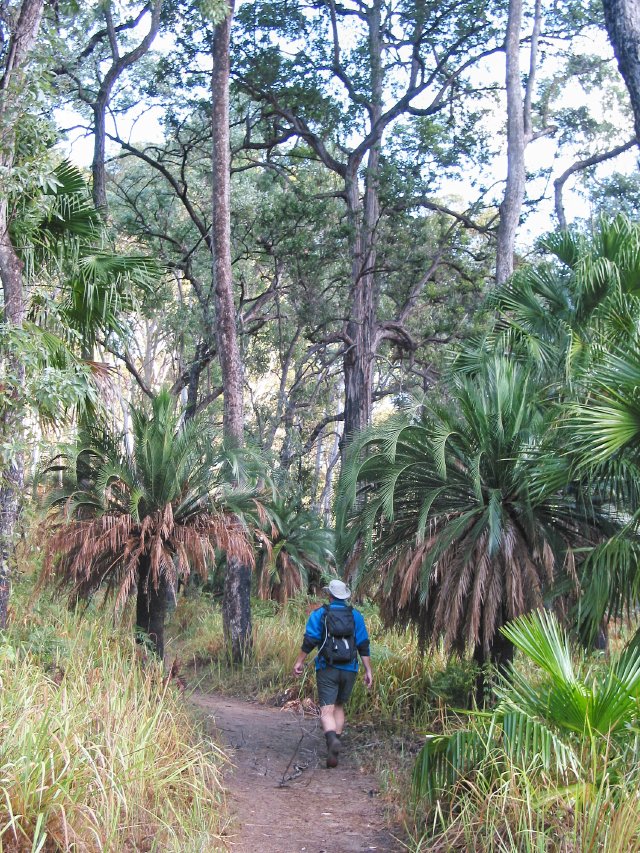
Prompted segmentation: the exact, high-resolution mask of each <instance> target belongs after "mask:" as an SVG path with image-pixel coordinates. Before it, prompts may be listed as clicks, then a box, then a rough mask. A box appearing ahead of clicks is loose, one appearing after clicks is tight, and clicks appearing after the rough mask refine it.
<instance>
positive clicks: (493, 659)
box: [473, 631, 515, 708]
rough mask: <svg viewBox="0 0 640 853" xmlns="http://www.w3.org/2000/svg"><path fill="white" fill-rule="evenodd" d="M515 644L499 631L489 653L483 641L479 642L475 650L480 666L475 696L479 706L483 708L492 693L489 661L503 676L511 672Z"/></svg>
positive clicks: (475, 659) (475, 658)
mask: <svg viewBox="0 0 640 853" xmlns="http://www.w3.org/2000/svg"><path fill="white" fill-rule="evenodd" d="M514 651H515V648H514V645H513V643H512V642H511V641H510V640H507V638H506V637H505V636H503V634H501V633H500V631H498V632H497V633H496V636H495V637H494V640H493V645H492V646H491V649H490V651H489V654H488V655H487V654H486V652H485V650H484V646H483V645H482V643H478V644H477V645H476V646H475V648H474V650H473V660H474V662H475V663H476V664H477V665H478V667H479V672H478V675H477V676H476V687H475V697H476V704H477V706H478V708H482V707H483V706H484V705H485V704H486V702H487V701H488V699H489V698H490V693H489V690H488V687H489V685H488V683H487V669H486V665H487V663H491V664H492V666H493V667H495V670H496V672H498V673H499V674H500V675H502V676H506V675H508V673H509V668H510V664H511V663H512V662H513V655H514Z"/></svg>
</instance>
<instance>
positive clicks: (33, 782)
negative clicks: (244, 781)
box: [0, 597, 224, 853]
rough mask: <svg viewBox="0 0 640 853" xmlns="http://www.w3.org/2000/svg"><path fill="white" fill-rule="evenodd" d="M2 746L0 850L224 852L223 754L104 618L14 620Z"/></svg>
mask: <svg viewBox="0 0 640 853" xmlns="http://www.w3.org/2000/svg"><path fill="white" fill-rule="evenodd" d="M14 608H15V609H18V610H19V609H20V608H21V600H20V597H18V598H17V599H16V598H15V597H14ZM0 742H1V743H2V746H1V748H0V851H12V853H13V851H30V853H35V852H36V851H41V850H42V851H54V850H78V851H87V853H88V852H89V851H127V850H131V851H152V850H162V851H165V850H166V851H194V853H195V851H201V850H222V849H224V846H223V844H222V841H221V832H222V829H223V821H224V803H223V795H222V789H221V784H220V772H219V768H220V766H221V764H222V762H223V760H224V757H223V756H222V754H221V753H220V752H219V751H218V750H217V749H216V747H215V746H214V745H212V744H211V743H209V742H205V741H204V740H203V738H202V735H201V734H200V733H199V732H198V730H197V729H196V726H195V723H194V722H193V720H192V719H191V717H190V716H189V715H188V713H187V711H186V710H185V708H184V704H183V701H182V698H181V697H180V696H179V695H178V693H177V692H176V689H175V687H174V686H173V685H172V684H171V683H169V682H167V681H166V680H165V679H164V678H163V673H162V671H161V669H160V668H159V667H158V666H157V665H155V664H148V663H147V664H145V665H144V666H143V665H142V664H141V662H140V660H139V656H138V652H137V650H136V647H135V644H134V643H133V641H132V640H131V639H130V634H129V633H128V632H127V633H124V632H121V631H118V630H116V629H115V628H114V626H113V623H112V622H111V620H110V619H109V617H108V616H107V615H96V614H94V615H89V616H87V617H85V618H83V619H82V620H80V619H79V618H77V617H75V616H74V615H72V614H71V613H68V612H67V611H65V610H64V609H62V608H61V607H57V606H55V605H53V604H51V603H49V602H44V601H42V602H40V603H39V605H38V607H37V609H36V610H35V611H33V612H31V613H30V614H28V615H26V616H25V618H24V619H23V620H15V619H14V621H13V623H12V624H11V625H10V628H9V630H8V631H7V633H6V634H4V635H3V636H2V639H1V640H0Z"/></svg>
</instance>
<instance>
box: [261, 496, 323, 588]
mask: <svg viewBox="0 0 640 853" xmlns="http://www.w3.org/2000/svg"><path fill="white" fill-rule="evenodd" d="M266 512H267V520H268V523H267V525H266V527H265V539H264V542H263V548H262V551H261V554H260V557H259V559H258V567H257V578H258V595H259V596H260V597H261V598H263V599H269V598H271V599H275V600H276V601H279V602H285V601H287V599H289V598H291V597H292V596H294V595H295V594H296V593H298V592H301V591H302V592H306V591H308V588H309V586H310V584H313V585H315V586H316V587H317V586H318V585H319V584H320V583H321V582H323V581H325V580H328V579H329V578H330V576H331V574H332V571H331V566H332V565H333V563H334V560H335V555H334V550H335V544H334V535H333V531H332V530H328V529H327V528H326V527H324V525H323V524H322V523H321V521H320V519H319V517H318V516H317V515H316V514H315V513H313V512H311V511H309V510H303V509H302V508H301V507H300V506H298V505H296V503H295V502H290V501H287V500H284V499H276V500H275V501H273V502H272V503H271V504H270V505H268V506H267V507H266Z"/></svg>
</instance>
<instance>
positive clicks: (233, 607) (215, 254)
mask: <svg viewBox="0 0 640 853" xmlns="http://www.w3.org/2000/svg"><path fill="white" fill-rule="evenodd" d="M233 9H234V0H231V2H230V3H229V14H228V15H227V17H226V18H225V20H224V21H223V22H222V23H220V24H219V25H218V26H217V27H216V30H215V34H214V39H213V70H212V73H211V163H212V175H213V192H212V204H211V212H212V226H211V249H212V261H213V289H214V305H215V310H216V340H217V344H218V358H219V360H220V370H221V373H222V385H223V388H224V407H223V435H224V440H225V443H226V444H227V446H229V447H241V446H242V445H243V443H244V401H243V376H242V361H241V358H240V348H239V346H238V335H237V328H236V307H235V301H234V298H233V279H232V272H231V187H230V184H231V145H230V132H229V34H230V31H231V19H232V17H233ZM222 621H223V627H224V634H225V639H226V642H227V648H228V650H229V653H230V656H231V659H232V661H233V662H235V663H239V662H241V661H242V660H243V659H244V658H245V656H246V655H247V654H248V653H249V652H250V649H251V568H250V566H248V565H245V564H244V563H242V562H241V561H240V560H237V559H235V558H233V557H228V558H227V571H226V574H225V581H224V595H223V601H222Z"/></svg>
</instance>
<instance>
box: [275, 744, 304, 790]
mask: <svg viewBox="0 0 640 853" xmlns="http://www.w3.org/2000/svg"><path fill="white" fill-rule="evenodd" d="M303 740H304V732H302V734H301V735H300V740H299V741H298V743H297V744H296V748H295V749H294V750H293V755H292V756H291V758H290V759H289V763H288V764H287V766H286V768H285V771H284V773H283V774H282V779H281V780H280V782H278V787H279V788H283V787H284V786H285V785H286V784H287V779H286V778H285V777H286V775H287V773H288V772H289V768H290V767H291V765H292V764H293V759H294V758H295V757H296V755H297V754H298V750H299V749H300V744H301V743H302V741H303Z"/></svg>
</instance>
